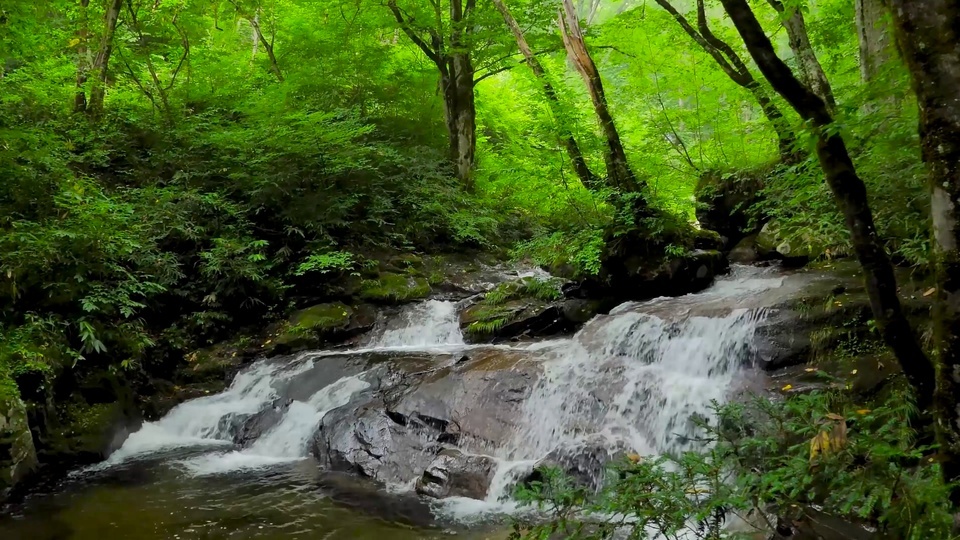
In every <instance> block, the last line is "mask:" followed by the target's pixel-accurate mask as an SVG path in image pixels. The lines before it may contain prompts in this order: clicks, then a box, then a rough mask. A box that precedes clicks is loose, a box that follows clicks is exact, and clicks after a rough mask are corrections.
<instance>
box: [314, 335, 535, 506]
mask: <svg viewBox="0 0 960 540" xmlns="http://www.w3.org/2000/svg"><path fill="white" fill-rule="evenodd" d="M401 369H402V368H401ZM536 372H537V367H536V365H535V364H534V363H532V362H529V361H527V360H526V359H525V358H524V357H523V356H522V355H520V354H519V353H517V352H514V351H503V350H496V349H489V350H479V351H473V352H472V353H470V355H469V356H468V357H467V358H466V359H465V360H462V361H459V362H457V363H455V364H454V365H447V366H444V367H441V368H439V369H436V370H435V371H433V372H431V373H429V374H428V375H426V376H424V375H422V374H418V373H416V372H409V371H407V372H405V373H400V374H399V376H397V377H393V378H386V379H383V380H384V381H386V382H385V383H384V384H381V385H380V387H379V388H376V389H375V390H371V391H369V392H365V393H363V394H361V395H360V396H357V397H356V398H355V399H354V400H353V402H352V403H350V404H349V405H347V406H344V407H341V408H339V409H336V410H334V411H331V412H330V413H328V414H327V415H326V416H324V418H323V421H322V422H321V425H320V430H319V432H318V433H317V436H316V437H315V439H314V443H313V453H314V455H315V457H316V458H317V460H318V461H319V462H320V464H321V466H322V467H324V468H327V469H329V470H333V471H343V472H353V473H356V474H359V475H361V476H364V477H368V478H372V479H375V480H377V481H379V482H382V483H385V484H409V483H411V482H414V481H416V480H419V483H420V484H421V489H422V490H423V491H424V492H427V493H435V494H440V493H445V492H446V493H459V494H462V495H463V496H469V497H476V498H483V496H485V494H486V488H485V487H484V486H488V485H489V476H490V475H491V474H492V470H493V468H492V465H491V463H489V462H488V461H487V460H484V459H482V458H480V457H478V456H476V455H470V456H467V455H466V454H468V453H471V454H480V453H482V451H483V450H484V449H486V448H494V447H496V446H497V445H499V444H502V443H503V442H504V441H507V440H509V438H510V436H511V433H512V430H513V429H514V428H515V427H516V421H517V413H518V410H519V406H520V404H521V403H522V402H523V400H524V399H525V398H526V397H527V395H528V394H529V391H530V386H531V384H532V382H533V380H534V378H535V375H536ZM454 449H457V450H459V451H460V452H461V453H460V454H459V455H457V454H456V453H454V452H452V450H454ZM425 473H426V474H425Z"/></svg>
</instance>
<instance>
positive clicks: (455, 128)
mask: <svg viewBox="0 0 960 540" xmlns="http://www.w3.org/2000/svg"><path fill="white" fill-rule="evenodd" d="M432 5H433V6H434V9H435V10H436V17H437V20H438V21H440V20H442V14H441V12H440V3H439V2H434V3H432ZM387 7H388V8H390V11H391V12H393V16H394V18H395V19H396V20H397V23H398V24H399V25H400V29H401V30H403V32H404V33H405V34H406V35H407V37H409V38H410V41H412V42H413V43H414V44H415V45H416V46H417V47H419V48H420V50H422V51H423V53H424V54H426V55H427V58H429V59H430V60H431V61H432V62H433V63H434V65H436V66H437V70H438V71H439V72H440V92H441V94H442V95H443V112H444V119H445V121H446V127H447V134H448V136H449V145H450V161H451V163H452V164H453V168H454V172H455V174H456V175H457V178H459V179H460V181H461V182H462V183H463V185H464V187H465V188H466V189H467V190H472V189H473V181H474V177H473V173H474V169H475V168H476V151H477V110H476V105H475V101H474V86H475V84H476V83H475V82H474V75H475V73H474V67H473V62H472V60H471V58H470V52H469V49H470V43H468V42H467V40H468V39H469V38H470V37H471V34H472V33H473V32H474V26H473V25H472V24H469V19H470V17H471V16H472V13H473V11H474V10H475V8H476V0H466V3H464V0H451V1H450V25H449V29H450V34H449V38H447V37H446V36H443V35H441V34H440V32H441V31H443V30H444V28H443V26H444V25H438V27H437V28H430V29H428V30H427V31H426V32H424V33H423V34H421V33H419V32H423V30H421V29H417V28H414V27H413V25H411V24H410V23H411V21H410V20H408V19H407V17H406V16H405V15H404V13H403V11H401V10H400V8H399V7H398V6H397V3H396V0H388V1H387ZM428 41H429V43H428ZM445 41H446V43H445Z"/></svg>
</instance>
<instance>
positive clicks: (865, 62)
mask: <svg viewBox="0 0 960 540" xmlns="http://www.w3.org/2000/svg"><path fill="white" fill-rule="evenodd" d="M888 1H889V0H856V22H857V41H858V42H859V43H860V77H861V78H862V79H863V82H870V81H872V80H874V79H875V78H876V77H877V75H879V74H880V72H881V70H882V69H883V66H884V65H885V64H887V63H888V62H890V60H892V59H893V57H894V49H893V38H892V35H891V29H890V24H889V21H888V15H889V10H888V6H889V4H888V3H887V2H888Z"/></svg>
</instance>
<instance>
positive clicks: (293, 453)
mask: <svg viewBox="0 0 960 540" xmlns="http://www.w3.org/2000/svg"><path fill="white" fill-rule="evenodd" d="M362 377H363V374H360V375H352V376H349V377H343V378H341V379H340V380H338V381H336V382H335V383H333V384H331V385H329V386H327V387H325V388H323V389H321V390H319V391H317V392H316V393H315V394H313V396H311V397H310V399H309V400H308V401H306V402H303V401H293V402H291V403H290V404H289V405H288V406H287V410H286V412H285V413H284V415H283V418H281V420H280V422H279V423H277V424H276V425H275V426H273V427H272V428H270V429H269V430H268V431H267V432H266V433H264V434H263V435H261V436H260V437H259V438H257V440H256V441H254V443H253V444H252V445H250V446H249V447H248V448H245V449H243V450H237V451H232V452H225V453H215V454H207V455H203V456H199V457H196V458H191V459H187V460H183V461H181V462H179V463H180V465H182V466H183V467H184V468H185V469H186V470H188V471H189V472H191V473H193V474H198V475H205V474H216V473H223V472H229V471H235V470H239V469H250V468H258V467H264V466H268V465H273V464H276V463H283V462H288V461H295V460H299V459H303V458H305V457H307V455H308V446H309V443H310V439H311V438H312V437H313V435H314V433H316V430H317V426H318V425H319V424H320V421H321V420H323V415H325V414H327V413H328V412H330V411H332V410H333V409H336V408H337V407H342V406H343V405H346V404H347V403H348V402H349V401H350V398H351V397H353V396H354V394H356V393H357V392H360V391H362V390H365V389H367V388H368V387H369V386H370V383H368V382H366V381H364V380H363V378H362Z"/></svg>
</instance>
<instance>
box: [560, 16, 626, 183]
mask: <svg viewBox="0 0 960 540" xmlns="http://www.w3.org/2000/svg"><path fill="white" fill-rule="evenodd" d="M559 25H560V35H561V37H562V38H563V45H564V47H565V48H566V49H567V55H568V56H569V57H570V60H571V61H572V62H573V65H574V66H575V67H576V68H577V71H579V72H580V75H581V76H583V80H584V82H585V83H586V84H587V92H588V93H589V94H590V100H591V101H592V102H593V108H594V111H596V114H597V119H598V120H599V121H600V127H601V129H602V130H603V135H604V138H605V139H606V141H607V145H606V146H607V148H606V152H605V154H606V155H605V161H606V164H607V182H608V183H609V184H610V185H611V187H613V188H615V189H617V190H618V191H619V192H620V193H641V192H642V191H643V188H644V184H643V182H641V181H639V180H638V179H637V177H636V176H635V175H634V174H633V170H631V169H630V164H629V163H627V154H626V152H625V151H624V149H623V144H622V143H621V142H620V133H619V132H618V131H617V126H616V124H614V122H613V116H611V114H610V108H609V107H608V106H607V97H606V94H604V91H603V81H602V80H601V78H600V72H599V71H597V66H596V64H594V63H593V58H591V57H590V53H589V52H587V47H586V44H585V43H584V41H583V32H582V31H581V30H580V22H579V20H578V19H577V11H576V9H575V8H574V7H573V3H572V2H571V0H563V10H562V11H561V13H560V17H559Z"/></svg>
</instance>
